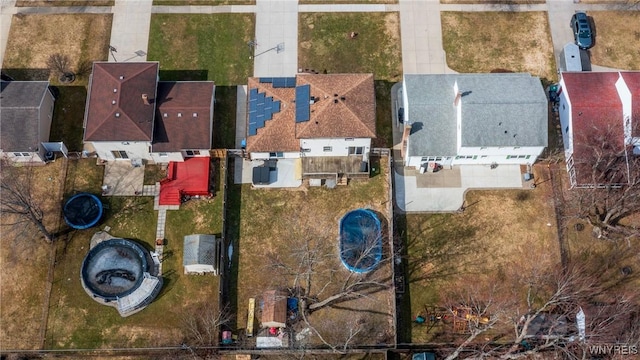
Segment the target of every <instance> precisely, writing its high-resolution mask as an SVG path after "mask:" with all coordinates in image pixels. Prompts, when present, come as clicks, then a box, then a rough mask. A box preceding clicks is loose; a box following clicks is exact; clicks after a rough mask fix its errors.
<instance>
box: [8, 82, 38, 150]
mask: <svg viewBox="0 0 640 360" xmlns="http://www.w3.org/2000/svg"><path fill="white" fill-rule="evenodd" d="M0 88H1V90H0V114H1V115H0V148H1V149H2V150H3V151H7V152H12V151H18V152H33V151H38V147H39V144H40V125H39V122H40V118H39V113H40V105H41V104H42V99H43V98H44V96H45V94H46V92H47V91H48V88H49V82H48V81H1V82H0Z"/></svg>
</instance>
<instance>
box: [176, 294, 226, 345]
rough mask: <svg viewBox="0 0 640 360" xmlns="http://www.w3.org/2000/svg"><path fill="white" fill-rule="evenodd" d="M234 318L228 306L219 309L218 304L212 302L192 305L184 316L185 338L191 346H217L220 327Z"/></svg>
mask: <svg viewBox="0 0 640 360" xmlns="http://www.w3.org/2000/svg"><path fill="white" fill-rule="evenodd" d="M232 320H233V316H232V314H231V312H230V311H229V310H228V309H227V308H226V307H225V308H223V309H221V310H218V305H217V304H210V303H205V304H196V305H194V306H191V307H190V308H188V309H187V310H186V314H185V315H184V316H183V317H182V325H183V328H184V332H185V340H186V342H188V344H189V345H190V346H196V347H197V346H217V345H218V344H219V343H220V339H219V334H220V327H221V326H223V325H226V324H228V323H230V322H231V321H232Z"/></svg>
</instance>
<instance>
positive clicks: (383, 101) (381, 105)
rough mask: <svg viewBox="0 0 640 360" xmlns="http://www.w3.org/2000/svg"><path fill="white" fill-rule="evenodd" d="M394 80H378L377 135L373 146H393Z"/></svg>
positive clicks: (376, 82) (376, 85)
mask: <svg viewBox="0 0 640 360" xmlns="http://www.w3.org/2000/svg"><path fill="white" fill-rule="evenodd" d="M392 86H393V82H390V81H383V80H376V81H375V87H376V136H377V138H375V139H373V143H372V146H373V147H382V148H388V147H392V146H393V128H392V126H393V120H392V119H391V87H392Z"/></svg>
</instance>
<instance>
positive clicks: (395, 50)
mask: <svg viewBox="0 0 640 360" xmlns="http://www.w3.org/2000/svg"><path fill="white" fill-rule="evenodd" d="M298 30H299V31H298V39H299V40H298V41H299V42H298V67H300V68H302V69H303V71H304V70H305V69H311V70H315V71H317V72H320V73H323V72H324V71H325V70H326V71H327V73H330V74H332V73H333V74H336V73H348V74H351V73H373V74H374V76H375V79H376V80H387V81H399V80H400V78H401V75H402V56H401V54H402V52H401V50H400V20H399V15H398V13H395V12H391V13H366V14H362V13H301V14H300V15H299V24H298ZM351 32H356V33H358V35H357V37H356V38H354V39H351V38H350V36H349V35H350V34H351Z"/></svg>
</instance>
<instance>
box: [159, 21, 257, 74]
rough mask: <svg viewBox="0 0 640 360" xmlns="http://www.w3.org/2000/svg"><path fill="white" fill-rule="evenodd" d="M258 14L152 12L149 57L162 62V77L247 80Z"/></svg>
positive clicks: (251, 63)
mask: <svg viewBox="0 0 640 360" xmlns="http://www.w3.org/2000/svg"><path fill="white" fill-rule="evenodd" d="M254 19H255V15H254V14H213V15H208V14H207V15H203V14H197V15H176V14H152V15H151V31H150V37H149V51H148V53H149V54H148V56H147V58H148V59H149V60H157V61H159V62H160V79H161V80H168V81H176V80H183V81H186V80H212V81H215V82H216V85H222V86H228V85H238V84H245V83H246V82H247V78H248V77H249V76H250V75H251V74H252V73H253V62H252V60H250V59H249V55H250V54H249V47H248V46H247V42H248V41H250V40H251V39H253V37H254V36H255V35H254V34H255V31H254V28H255V25H254V24H255V20H254Z"/></svg>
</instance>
